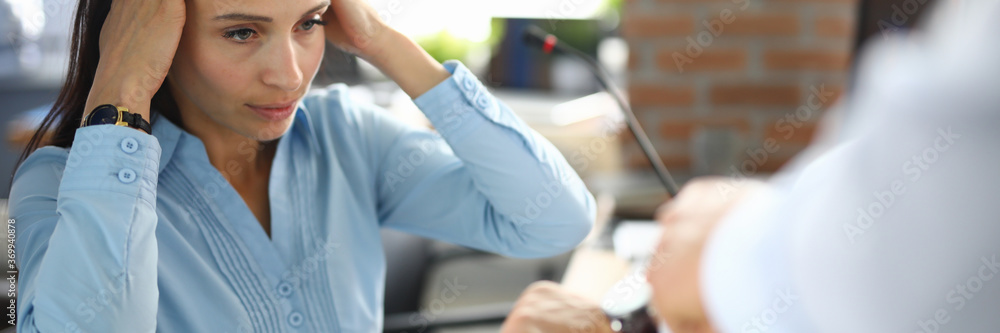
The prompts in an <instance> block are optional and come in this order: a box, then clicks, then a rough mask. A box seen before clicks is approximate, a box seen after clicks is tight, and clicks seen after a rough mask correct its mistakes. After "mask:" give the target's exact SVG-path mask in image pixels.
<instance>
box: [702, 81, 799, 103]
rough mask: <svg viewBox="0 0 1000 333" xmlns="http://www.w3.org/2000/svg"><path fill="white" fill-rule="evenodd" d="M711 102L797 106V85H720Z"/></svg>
mask: <svg viewBox="0 0 1000 333" xmlns="http://www.w3.org/2000/svg"><path fill="white" fill-rule="evenodd" d="M710 96H711V101H712V103H713V104H719V105H771V106H797V105H798V104H799V87H798V86H797V85H759V84H739V85H719V86H715V87H712V89H711V93H710Z"/></svg>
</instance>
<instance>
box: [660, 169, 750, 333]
mask: <svg viewBox="0 0 1000 333" xmlns="http://www.w3.org/2000/svg"><path fill="white" fill-rule="evenodd" d="M743 183H744V184H741V185H740V186H736V187H735V188H736V193H732V192H727V191H722V190H720V189H730V190H731V189H732V188H734V186H733V185H732V181H731V180H728V179H726V178H704V179H696V180H693V181H690V182H688V183H687V184H686V185H685V186H684V188H683V189H681V192H680V193H678V195H677V197H676V198H674V199H673V200H671V201H670V202H669V203H667V204H665V205H663V207H661V208H660V209H659V211H658V212H657V217H656V219H657V221H659V222H660V224H662V225H663V227H664V229H663V236H662V239H661V240H660V244H659V245H658V246H657V248H656V255H655V256H654V258H655V259H654V260H653V262H652V263H651V265H650V267H649V270H648V273H647V278H648V279H649V283H650V285H651V286H652V288H653V303H654V307H655V308H656V311H657V313H658V314H659V316H660V317H661V318H663V319H664V320H666V322H667V324H668V325H669V326H670V329H671V330H672V331H673V332H674V333H687V332H699V333H700V332H713V331H714V329H713V328H712V325H711V323H710V322H709V320H708V316H707V315H706V313H705V308H704V304H702V298H701V286H700V283H699V271H700V267H701V255H702V250H703V249H704V247H705V242H706V241H707V240H708V237H709V235H711V233H712V231H713V230H714V229H715V226H716V225H717V224H718V222H719V221H720V220H721V219H722V218H723V217H725V216H726V215H727V213H729V211H730V210H731V209H732V208H733V207H734V206H735V205H736V203H737V202H738V201H739V200H740V199H741V198H743V197H745V196H746V194H747V193H749V192H751V191H752V190H753V189H755V188H758V187H759V186H762V183H759V182H753V181H746V182H743Z"/></svg>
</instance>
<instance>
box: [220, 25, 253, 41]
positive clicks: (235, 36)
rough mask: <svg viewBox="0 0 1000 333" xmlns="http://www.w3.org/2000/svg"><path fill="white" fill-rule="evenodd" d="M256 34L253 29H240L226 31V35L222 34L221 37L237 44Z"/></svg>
mask: <svg viewBox="0 0 1000 333" xmlns="http://www.w3.org/2000/svg"><path fill="white" fill-rule="evenodd" d="M256 33H257V32H256V31H254V30H253V29H250V28H242V29H236V30H230V31H226V33H225V34H223V35H222V37H225V38H229V39H232V40H235V41H238V42H245V41H247V40H249V39H250V38H253V35H254V34H256Z"/></svg>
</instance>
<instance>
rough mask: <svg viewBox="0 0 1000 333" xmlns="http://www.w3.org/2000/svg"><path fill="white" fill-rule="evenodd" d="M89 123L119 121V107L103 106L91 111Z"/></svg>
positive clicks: (98, 123)
mask: <svg viewBox="0 0 1000 333" xmlns="http://www.w3.org/2000/svg"><path fill="white" fill-rule="evenodd" d="M87 119H88V120H87V125H101V124H114V123H117V122H118V109H117V108H115V107H114V106H102V107H99V108H97V109H96V110H94V112H91V113H90V116H89V118H87Z"/></svg>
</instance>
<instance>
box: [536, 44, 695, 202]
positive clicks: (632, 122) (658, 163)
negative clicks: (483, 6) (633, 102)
mask: <svg viewBox="0 0 1000 333" xmlns="http://www.w3.org/2000/svg"><path fill="white" fill-rule="evenodd" d="M524 43H525V44H528V45H531V46H535V47H541V48H542V50H543V51H545V53H546V54H550V53H552V51H556V52H559V53H562V54H566V55H569V56H571V57H573V58H576V59H578V60H581V61H583V62H584V63H586V64H587V68H588V69H590V72H591V73H592V74H594V77H596V78H597V82H598V83H600V84H601V87H603V88H604V90H606V91H607V92H608V93H610V94H611V97H612V98H614V100H615V102H617V103H618V107H620V108H621V109H622V112H623V113H624V114H625V124H626V125H628V129H629V131H631V132H632V136H634V137H635V141H636V142H638V143H639V148H642V152H643V154H645V155H646V158H647V159H649V163H650V164H651V165H652V166H653V170H654V171H656V176H657V177H658V178H659V179H660V182H661V183H663V187H664V188H666V189H667V193H669V194H670V196H671V197H675V196H677V183H676V182H674V179H673V177H671V176H670V172H669V171H667V167H666V166H664V165H663V160H661V159H660V155H659V154H657V153H656V148H654V147H653V144H652V143H651V142H649V137H648V136H646V132H645V131H643V130H642V127H641V126H639V120H638V119H637V118H636V117H635V113H633V112H632V108H631V107H629V105H628V102H627V101H625V96H624V95H623V94H622V92H621V89H619V88H618V86H616V85H615V83H614V81H612V80H611V75H609V74H608V72H607V70H605V69H604V66H601V64H600V63H599V62H597V60H596V59H594V58H593V57H591V56H589V55H587V54H586V53H583V52H582V51H580V50H577V49H575V48H573V47H572V46H569V45H566V44H563V43H560V42H559V39H557V38H556V36H553V35H552V34H549V33H547V32H545V30H542V28H539V27H538V26H529V27H527V29H525V30H524Z"/></svg>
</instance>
